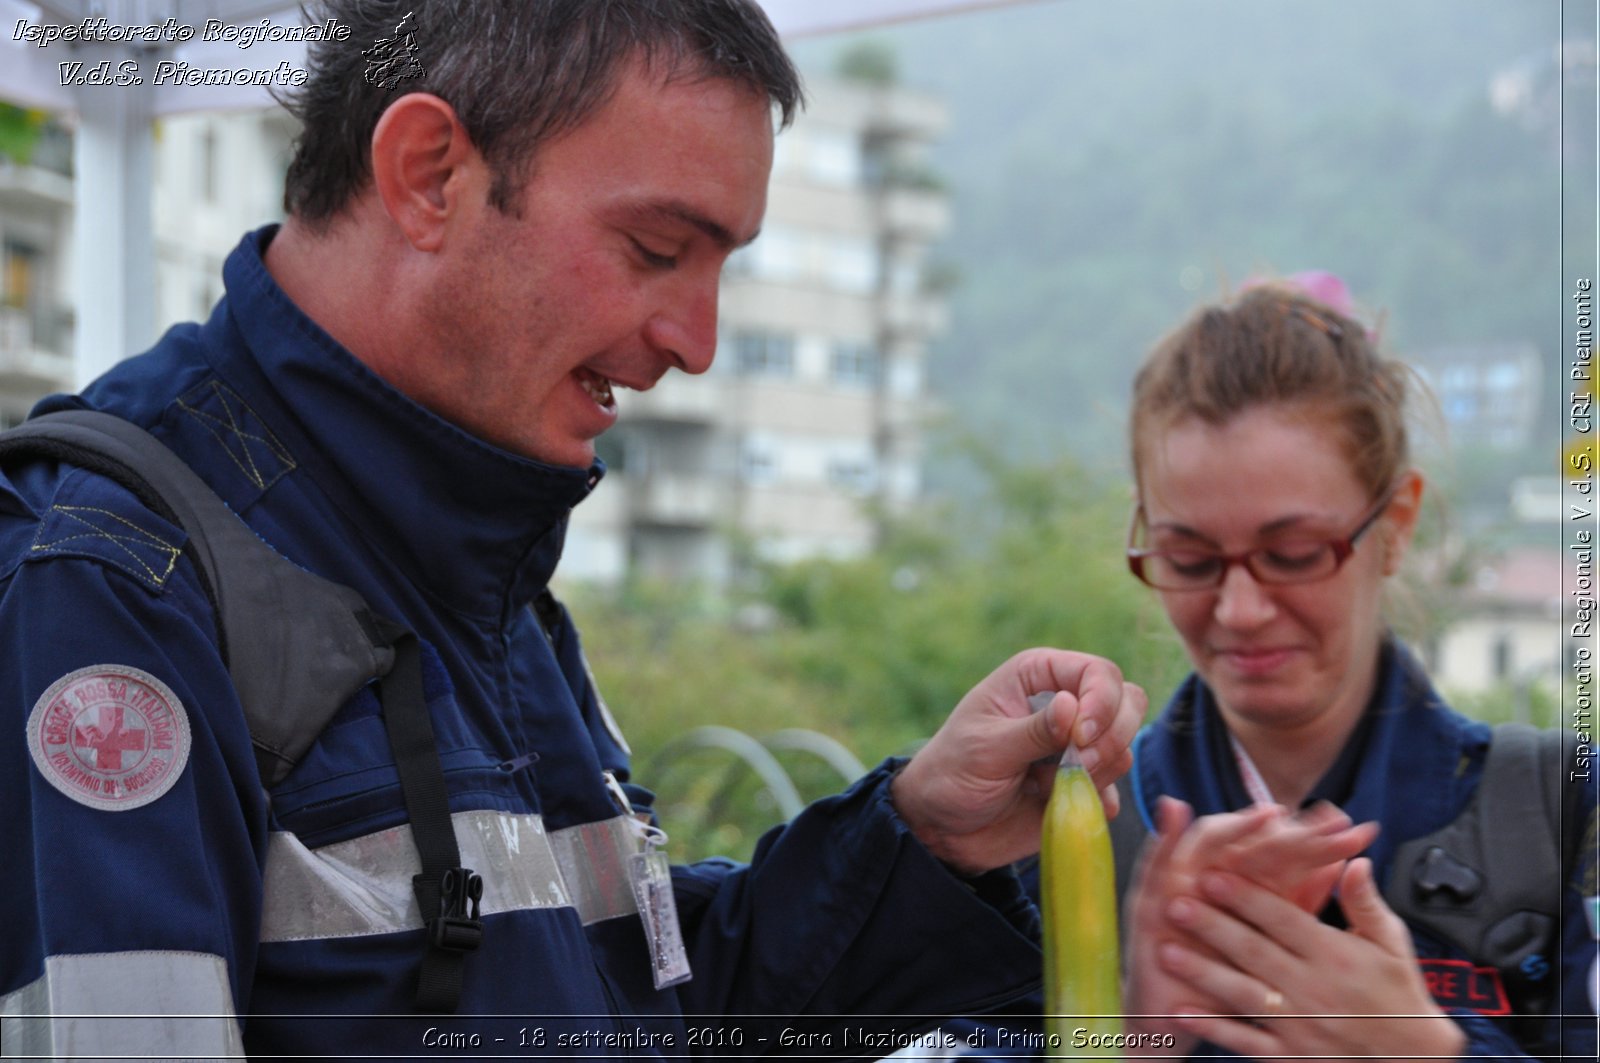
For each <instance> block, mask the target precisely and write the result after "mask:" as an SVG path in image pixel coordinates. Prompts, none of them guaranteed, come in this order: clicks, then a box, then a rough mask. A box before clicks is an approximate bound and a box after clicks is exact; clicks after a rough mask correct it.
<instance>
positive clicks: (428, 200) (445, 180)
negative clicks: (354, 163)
mask: <svg viewBox="0 0 1600 1063" xmlns="http://www.w3.org/2000/svg"><path fill="white" fill-rule="evenodd" d="M482 164H483V158H482V156H480V155H479V154H478V150H477V149H476V148H475V147H473V144H472V139H471V138H470V137H468V136H467V130H466V127H465V126H463V125H462V124H461V119H460V118H458V117H456V112H455V109H454V108H453V107H451V106H450V105H449V104H448V103H446V102H445V101H443V100H441V99H440V98H439V97H437V96H433V95H430V94H429V93H425V92H412V93H407V94H406V95H404V96H402V97H400V98H399V99H398V100H396V101H395V102H394V103H392V104H390V105H389V108H388V110H386V111H384V112H383V115H382V116H381V117H380V118H379V119H378V124H377V127H376V128H374V129H373V131H372V184H373V187H374V188H375V189H376V190H377V193H378V198H379V199H380V200H381V201H382V203H383V208H384V210H385V211H386V212H387V213H388V214H389V217H391V218H393V219H394V223H395V225H396V226H397V227H398V228H399V229H400V231H401V232H402V233H404V234H405V238H406V240H407V241H409V242H410V244H411V246H412V247H414V248H416V249H417V250H419V251H436V250H438V248H439V246H440V244H441V243H442V241H443V239H444V232H445V228H446V222H447V221H448V220H449V218H450V214H451V212H452V211H453V210H455V209H456V208H457V207H458V206H459V202H460V197H461V195H462V193H463V190H464V188H465V187H466V186H468V185H470V184H471V183H472V182H471V176H472V171H473V170H474V168H475V167H481V166H482Z"/></svg>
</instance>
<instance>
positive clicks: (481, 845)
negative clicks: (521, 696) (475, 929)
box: [261, 811, 639, 942]
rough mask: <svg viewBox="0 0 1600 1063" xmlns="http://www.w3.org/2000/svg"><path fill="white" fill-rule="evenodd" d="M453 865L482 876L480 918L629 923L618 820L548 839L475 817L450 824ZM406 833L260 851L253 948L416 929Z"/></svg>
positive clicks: (506, 817) (625, 831) (623, 828)
mask: <svg viewBox="0 0 1600 1063" xmlns="http://www.w3.org/2000/svg"><path fill="white" fill-rule="evenodd" d="M450 818H451V821H452V823H453V824H454V826H455V833H456V842H457V844H458V845H459V846H460V848H461V864H462V866H463V867H469V868H471V869H472V870H474V871H476V872H477V873H478V874H479V875H481V876H482V877H483V901H482V903H481V906H480V910H481V912H482V913H483V914H484V915H493V914H496V913H499V912H514V911H524V910H528V909H534V908H574V909H576V910H577V913H578V916H579V918H580V919H581V920H582V921H583V923H584V924H585V925H587V924H589V923H596V922H599V921H601V920H603V919H615V918H617V917H619V916H625V915H633V914H635V913H637V912H638V910H639V909H638V905H637V902H635V900H634V897H633V886H632V884H631V881H630V879H629V877H628V857H629V856H630V855H632V854H633V853H634V852H637V851H638V849H637V843H636V842H635V840H634V834H633V827H632V821H631V820H630V819H629V818H628V817H626V816H617V817H615V818H613V819H608V820H601V821H600V822H598V823H585V824H582V825H580V826H577V827H566V828H563V829H562V830H558V831H555V832H553V833H549V834H547V833H546V832H545V829H544V819H543V818H542V817H540V816H537V815H532V814H520V815H519V814H512V813H508V812H495V811H478V812H457V813H455V814H454V815H453V816H451V817H450ZM420 868H421V864H420V863H419V862H418V860H417V850H416V846H415V845H414V844H413V842H412V840H411V827H410V825H409V824H403V825H401V826H399V827H393V828H390V829H389V830H384V831H379V832H378V833H376V834H368V835H366V836H364V837H360V838H351V839H349V840H348V841H342V842H335V843H334V844H332V845H325V846H323V847H322V848H320V849H309V848H307V847H306V846H305V844H304V843H302V842H301V841H300V839H299V838H298V837H296V836H295V835H293V834H289V833H286V832H278V833H274V834H273V835H272V838H271V840H270V841H269V843H268V847H267V868H266V876H265V878H266V886H265V888H266V896H265V901H264V904H263V911H262V918H261V940H262V941H264V942H271V941H306V940H316V939H325V938H342V937H362V936H365V935H369V934H390V933H394V932H396V931H400V930H414V929H417V928H419V927H421V926H422V913H421V910H420V909H419V908H418V907H417V899H416V896H415V894H414V893H413V892H412V889H411V876H413V875H415V874H416V873H417V871H418V870H420Z"/></svg>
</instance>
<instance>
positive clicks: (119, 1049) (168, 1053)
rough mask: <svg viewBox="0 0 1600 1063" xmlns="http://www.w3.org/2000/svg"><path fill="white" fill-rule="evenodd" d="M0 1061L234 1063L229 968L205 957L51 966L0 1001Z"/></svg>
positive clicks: (146, 956) (59, 960) (107, 955)
mask: <svg viewBox="0 0 1600 1063" xmlns="http://www.w3.org/2000/svg"><path fill="white" fill-rule="evenodd" d="M0 1053H3V1054H4V1055H5V1057H7V1058H11V1057H16V1056H31V1057H36V1058H44V1059H52V1058H54V1059H74V1058H80V1057H105V1056H122V1057H124V1058H127V1057H130V1056H131V1057H135V1058H164V1059H172V1058H200V1059H219V1058H222V1057H224V1056H233V1057H235V1058H237V1057H239V1056H242V1055H244V1042H243V1041H242V1039H241V1038H240V1035H239V1023H238V1021H237V1020H236V1019H235V1017H234V1014H233V993H232V991H231V990H230V989H229V986H228V965H227V963H226V962H224V961H223V959H222V957H220V956H212V955H209V954H206V953H200V952H104V953H88V954H84V955H72V956H51V957H49V958H47V959H46V960H45V962H44V975H43V977H41V978H39V979H38V980H37V981H35V982H33V983H32V984H31V985H26V986H23V987H22V988H21V989H19V990H17V991H16V992H14V993H10V994H8V995H6V996H4V997H0Z"/></svg>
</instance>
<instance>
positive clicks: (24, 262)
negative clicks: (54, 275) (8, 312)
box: [0, 240, 40, 309]
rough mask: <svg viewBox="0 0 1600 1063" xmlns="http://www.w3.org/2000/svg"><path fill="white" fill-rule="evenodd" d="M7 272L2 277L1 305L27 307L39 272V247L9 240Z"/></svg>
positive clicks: (0, 280)
mask: <svg viewBox="0 0 1600 1063" xmlns="http://www.w3.org/2000/svg"><path fill="white" fill-rule="evenodd" d="M4 254H5V262H4V268H5V273H4V276H3V277H0V305H4V306H13V307H17V308H18V309H23V308H26V307H27V306H28V305H29V303H30V300H31V299H32V297H33V286H34V284H35V282H36V278H37V276H38V273H39V258H40V255H39V249H38V248H37V247H33V246H32V245H30V244H25V243H23V242H22V241H21V240H7V241H6V242H5V246H4Z"/></svg>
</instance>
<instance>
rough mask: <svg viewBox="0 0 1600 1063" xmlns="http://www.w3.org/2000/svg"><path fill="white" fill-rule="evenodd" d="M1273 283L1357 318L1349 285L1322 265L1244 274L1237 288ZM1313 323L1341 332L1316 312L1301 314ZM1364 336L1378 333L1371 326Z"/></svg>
mask: <svg viewBox="0 0 1600 1063" xmlns="http://www.w3.org/2000/svg"><path fill="white" fill-rule="evenodd" d="M1273 285H1277V286H1280V287H1285V288H1290V289H1293V290H1294V291H1297V292H1299V293H1300V294H1302V295H1305V296H1307V297H1309V298H1311V299H1315V300H1316V301H1317V302H1319V303H1321V304H1322V305H1323V306H1325V307H1327V308H1328V309H1329V310H1332V311H1333V312H1334V313H1336V314H1339V315H1341V316H1343V317H1347V318H1350V319H1352V320H1360V319H1359V318H1358V317H1357V316H1356V303H1355V300H1354V299H1352V298H1351V297H1350V286H1349V285H1347V284H1345V282H1344V279H1343V278H1342V277H1340V276H1339V275H1338V274H1337V273H1330V272H1328V271H1327V270H1325V269H1307V270H1301V271H1300V272H1299V273H1291V274H1289V275H1288V276H1287V277H1280V278H1276V279H1274V278H1270V277H1260V276H1250V277H1246V278H1245V279H1244V281H1243V282H1242V283H1240V285H1239V291H1241V292H1246V291H1249V290H1250V289H1251V288H1260V287H1270V286H1273ZM1301 316H1302V317H1303V318H1305V320H1306V321H1307V322H1309V323H1310V324H1311V325H1312V326H1313V327H1315V328H1317V329H1320V330H1321V331H1323V332H1326V333H1327V334H1328V335H1330V336H1333V337H1335V338H1337V337H1338V336H1340V335H1341V334H1342V330H1340V329H1339V327H1338V325H1336V324H1335V323H1334V322H1332V321H1327V320H1324V319H1323V318H1322V317H1321V316H1320V315H1313V314H1302V315H1301ZM1365 331H1366V334H1367V338H1368V339H1369V340H1372V341H1373V342H1377V339H1378V335H1377V333H1376V332H1374V331H1373V330H1372V329H1370V328H1368V329H1365Z"/></svg>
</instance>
